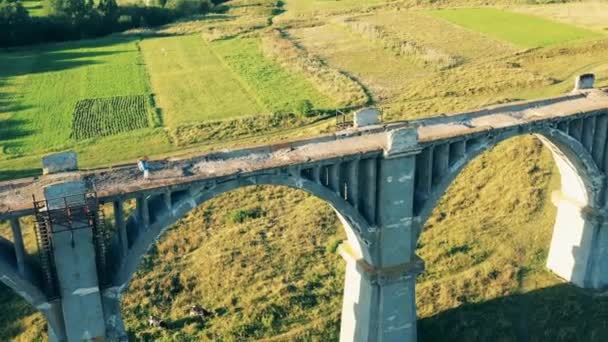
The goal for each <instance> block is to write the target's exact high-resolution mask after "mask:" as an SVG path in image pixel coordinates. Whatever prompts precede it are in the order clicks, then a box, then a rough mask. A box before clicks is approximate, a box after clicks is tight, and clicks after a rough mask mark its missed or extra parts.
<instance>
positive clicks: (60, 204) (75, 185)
mask: <svg viewBox="0 0 608 342" xmlns="http://www.w3.org/2000/svg"><path fill="white" fill-rule="evenodd" d="M85 190H86V186H85V183H84V182H83V181H77V182H68V183H60V184H55V185H51V186H49V187H46V188H45V189H44V192H45V195H46V199H47V201H48V209H50V210H55V209H63V208H65V204H66V202H64V201H63V200H62V198H61V197H64V196H70V197H67V199H68V203H67V205H69V206H78V205H81V206H82V205H84V204H85V203H84V193H85ZM74 215H75V217H72V218H71V220H70V222H69V223H68V220H67V219H66V220H62V221H59V220H57V222H55V223H54V225H53V232H52V236H53V257H54V263H55V269H56V272H57V281H58V283H59V292H60V296H61V308H62V317H63V321H64V325H65V329H66V337H67V341H70V342H71V341H95V340H100V339H101V340H103V339H104V338H105V335H106V333H105V331H106V326H105V323H104V315H103V307H102V304H101V296H100V292H99V291H100V290H99V279H98V275H97V265H96V256H95V246H94V244H93V232H92V230H91V227H90V226H89V225H88V224H87V218H86V217H84V215H82V216H80V215H79V214H78V213H75V214H74ZM76 216H79V217H76Z"/></svg>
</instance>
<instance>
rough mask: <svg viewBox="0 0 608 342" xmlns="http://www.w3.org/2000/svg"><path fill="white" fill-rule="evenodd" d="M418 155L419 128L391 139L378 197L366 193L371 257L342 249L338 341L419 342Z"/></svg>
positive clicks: (392, 135) (377, 180) (381, 166)
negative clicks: (371, 218)
mask: <svg viewBox="0 0 608 342" xmlns="http://www.w3.org/2000/svg"><path fill="white" fill-rule="evenodd" d="M419 152H420V149H419V148H418V138H417V132H416V129H415V128H405V129H402V130H398V131H393V132H391V133H390V134H388V135H387V143H386V148H385V153H384V158H382V159H380V160H379V161H378V164H379V168H378V172H377V175H376V177H375V186H374V187H373V188H374V189H375V193H373V194H368V197H371V196H374V197H375V198H376V199H377V200H376V205H377V210H376V212H377V215H376V224H377V225H376V227H375V229H374V231H375V237H374V238H373V241H372V242H371V243H370V246H369V249H370V252H369V255H368V256H366V257H365V259H364V258H363V256H362V255H361V253H360V251H357V250H356V249H355V248H353V247H352V246H351V245H350V244H348V243H345V244H342V245H341V246H340V254H341V255H342V256H343V257H344V259H346V280H345V284H344V300H343V310H342V323H341V324H342V326H341V330H340V341H343V342H346V341H349V342H350V341H357V342H359V341H364V342H366V341H370V342H371V341H373V342H387V341H399V342H414V341H416V295H415V286H416V275H417V274H419V273H420V272H422V269H423V264H422V261H421V260H420V259H419V258H418V257H417V256H416V255H415V248H416V238H417V236H418V231H417V229H418V226H417V225H416V224H415V223H416V220H415V219H414V218H413V205H414V173H415V169H416V154H417V153H419ZM347 232H348V229H347ZM349 239H350V237H349ZM351 241H352V240H351Z"/></svg>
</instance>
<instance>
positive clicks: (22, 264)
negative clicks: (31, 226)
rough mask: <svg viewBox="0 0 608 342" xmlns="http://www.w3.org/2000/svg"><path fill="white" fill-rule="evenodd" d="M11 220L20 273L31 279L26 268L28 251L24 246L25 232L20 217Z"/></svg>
mask: <svg viewBox="0 0 608 342" xmlns="http://www.w3.org/2000/svg"><path fill="white" fill-rule="evenodd" d="M10 221H11V230H12V233H13V244H14V246H15V257H16V258H17V269H18V270H19V274H20V275H21V276H22V277H23V278H25V279H29V278H30V274H29V271H28V270H27V269H26V260H25V259H26V255H27V254H26V253H25V247H24V246H23V234H22V233H21V224H20V223H19V218H17V217H13V218H11V219H10Z"/></svg>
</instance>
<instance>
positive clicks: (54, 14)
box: [0, 0, 226, 47]
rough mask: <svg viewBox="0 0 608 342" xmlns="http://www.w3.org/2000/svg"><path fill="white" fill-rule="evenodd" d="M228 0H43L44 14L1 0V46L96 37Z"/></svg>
mask: <svg viewBox="0 0 608 342" xmlns="http://www.w3.org/2000/svg"><path fill="white" fill-rule="evenodd" d="M225 1H226V0H147V2H148V3H147V4H146V6H143V5H128V6H118V4H117V3H116V0H43V6H44V9H45V12H46V15H45V16H31V15H30V13H29V12H28V10H27V9H26V8H25V7H24V6H23V4H22V3H21V1H20V0H0V47H7V46H15V45H29V44H37V43H44V42H54V41H64V40H74V39H83V38H93V37H98V36H102V35H106V34H109V33H113V32H119V31H124V30H126V29H131V28H138V27H149V26H158V25H163V24H166V23H169V22H171V21H172V20H175V19H177V18H179V17H183V16H186V15H192V14H204V13H208V12H210V11H219V10H223V9H225V7H224V6H222V5H221V3H223V2H225Z"/></svg>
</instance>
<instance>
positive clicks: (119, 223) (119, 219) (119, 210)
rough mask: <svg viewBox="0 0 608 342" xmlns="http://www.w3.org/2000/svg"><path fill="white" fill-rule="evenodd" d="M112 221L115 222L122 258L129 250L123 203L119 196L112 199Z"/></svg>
mask: <svg viewBox="0 0 608 342" xmlns="http://www.w3.org/2000/svg"><path fill="white" fill-rule="evenodd" d="M114 221H115V222H116V230H117V231H118V244H119V246H120V253H121V256H122V257H123V258H124V257H126V256H127V253H128V251H129V241H128V237H127V225H126V223H125V210H124V204H123V200H122V199H121V198H119V199H117V200H116V201H114Z"/></svg>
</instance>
